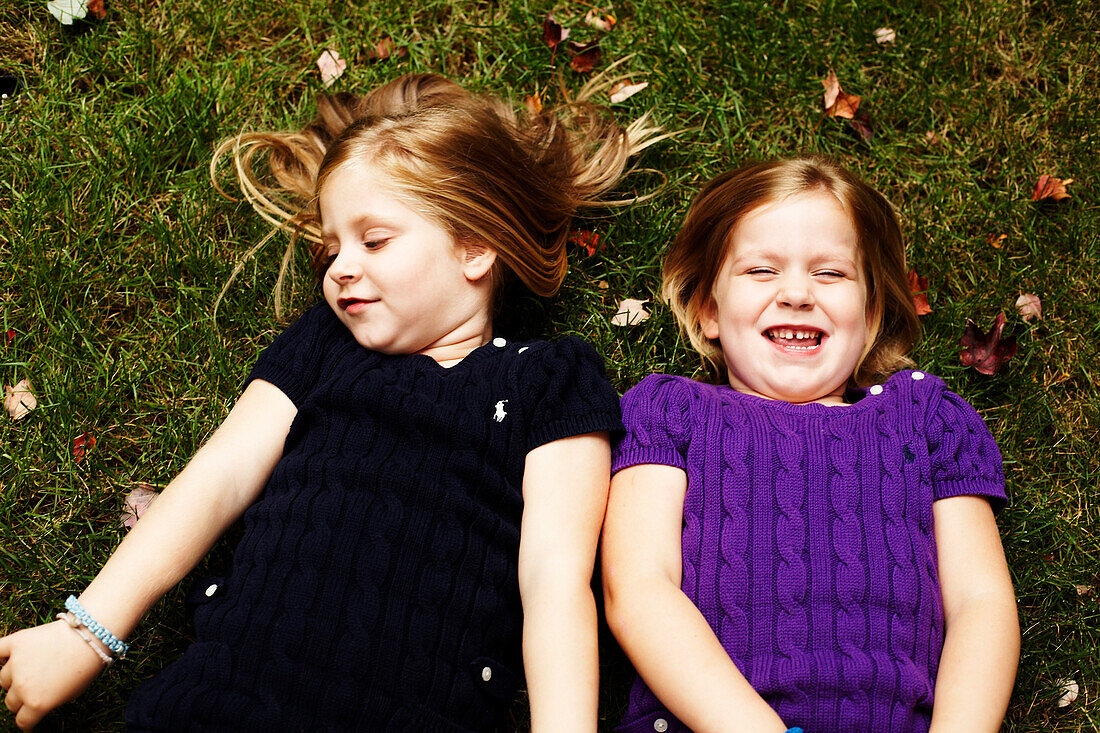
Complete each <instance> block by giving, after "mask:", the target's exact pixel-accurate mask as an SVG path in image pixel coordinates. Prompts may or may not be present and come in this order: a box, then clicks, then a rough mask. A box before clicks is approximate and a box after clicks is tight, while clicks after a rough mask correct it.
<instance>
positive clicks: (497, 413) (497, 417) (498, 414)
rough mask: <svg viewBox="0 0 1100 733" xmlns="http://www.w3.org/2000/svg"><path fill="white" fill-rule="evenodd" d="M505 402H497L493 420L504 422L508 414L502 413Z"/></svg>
mask: <svg viewBox="0 0 1100 733" xmlns="http://www.w3.org/2000/svg"><path fill="white" fill-rule="evenodd" d="M507 402H508V400H500V401H499V402H497V404H496V407H495V409H496V411H495V412H494V413H493V419H494V420H496V421H497V422H504V418H505V417H506V416H507V415H508V413H507V412H505V411H504V405H505V404H507Z"/></svg>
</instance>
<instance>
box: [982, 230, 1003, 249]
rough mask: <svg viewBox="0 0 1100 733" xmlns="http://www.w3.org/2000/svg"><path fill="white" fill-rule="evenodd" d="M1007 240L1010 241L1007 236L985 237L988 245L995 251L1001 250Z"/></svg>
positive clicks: (989, 235) (994, 235)
mask: <svg viewBox="0 0 1100 733" xmlns="http://www.w3.org/2000/svg"><path fill="white" fill-rule="evenodd" d="M1006 239H1008V235H1007V234H987V235H986V237H985V241H986V244H988V245H989V246H990V247H992V248H993V249H1000V248H1001V245H1002V244H1004V241H1005V240H1006Z"/></svg>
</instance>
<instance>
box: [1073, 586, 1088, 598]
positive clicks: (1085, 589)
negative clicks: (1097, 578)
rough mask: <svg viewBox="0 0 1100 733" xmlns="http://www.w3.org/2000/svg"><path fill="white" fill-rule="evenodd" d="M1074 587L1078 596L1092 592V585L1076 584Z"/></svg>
mask: <svg viewBox="0 0 1100 733" xmlns="http://www.w3.org/2000/svg"><path fill="white" fill-rule="evenodd" d="M1073 588H1074V590H1076V591H1077V595H1078V596H1087V595H1088V594H1089V593H1092V586H1091V585H1075V586H1073Z"/></svg>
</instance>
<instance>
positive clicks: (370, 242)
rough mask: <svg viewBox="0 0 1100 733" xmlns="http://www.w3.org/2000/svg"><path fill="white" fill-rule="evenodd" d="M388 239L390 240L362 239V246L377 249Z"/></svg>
mask: <svg viewBox="0 0 1100 733" xmlns="http://www.w3.org/2000/svg"><path fill="white" fill-rule="evenodd" d="M388 241H390V240H388V239H367V240H364V241H363V246H364V247H366V248H367V249H378V248H379V247H382V246H383V245H385V244H386V242H388Z"/></svg>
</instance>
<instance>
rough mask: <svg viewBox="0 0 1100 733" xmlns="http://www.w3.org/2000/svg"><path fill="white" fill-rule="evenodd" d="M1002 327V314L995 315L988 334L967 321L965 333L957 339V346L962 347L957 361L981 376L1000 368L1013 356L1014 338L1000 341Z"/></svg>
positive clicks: (1003, 322) (1014, 349)
mask: <svg viewBox="0 0 1100 733" xmlns="http://www.w3.org/2000/svg"><path fill="white" fill-rule="evenodd" d="M1004 327H1005V314H1004V313H998V314H997V318H996V319H994V321H993V328H991V329H989V333H984V332H982V330H981V329H979V328H978V326H977V324H975V323H974V321H971V320H969V319H968V320H967V322H966V331H964V332H963V336H962V338H961V339H959V346H961V347H963V350H962V351H961V352H960V353H959V360H960V361H962V363H963V366H972V367H974V368H975V369H977V370H978V371H979V372H981V373H982V374H990V375H992V374H993V373H994V372H996V371H997V370H998V369H1000V368H1001V365H1003V364H1004V363H1005V362H1006V361H1008V360H1009V359H1011V358H1012V357H1013V356H1015V355H1016V338H1015V337H1013V336H1009V337H1008V338H1006V339H1004V340H1001V332H1002V331H1004Z"/></svg>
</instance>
